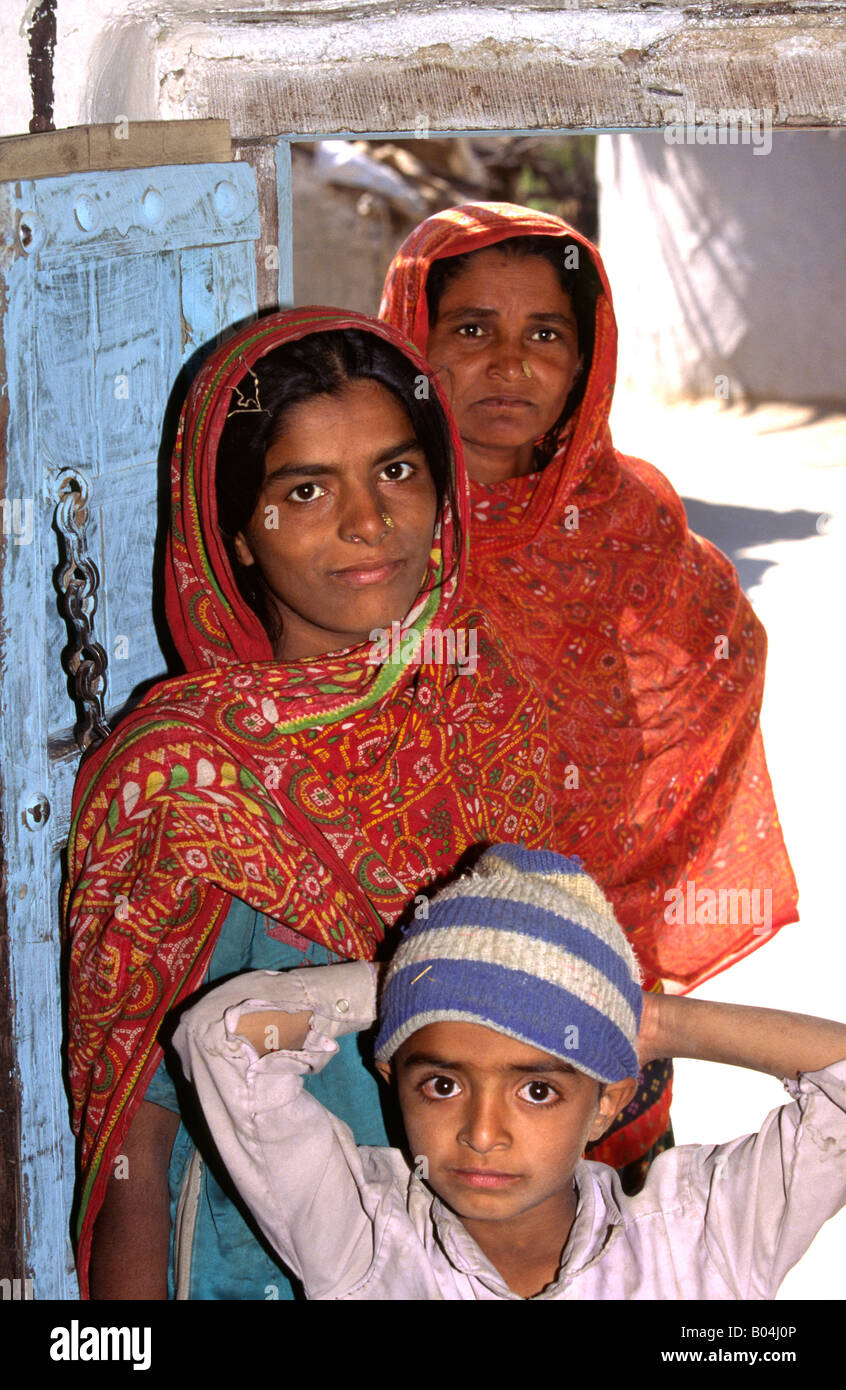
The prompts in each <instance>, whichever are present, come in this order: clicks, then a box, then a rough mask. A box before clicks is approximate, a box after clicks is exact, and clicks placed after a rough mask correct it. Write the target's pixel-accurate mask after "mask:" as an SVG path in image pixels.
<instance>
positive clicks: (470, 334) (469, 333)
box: [456, 323, 485, 338]
mask: <svg viewBox="0 0 846 1390" xmlns="http://www.w3.org/2000/svg"><path fill="white" fill-rule="evenodd" d="M484 331H485V330H484V329H483V328H482V325H481V324H480V323H462V324H461V326H460V327H459V328H458V329H456V332H457V333H459V334H460V335H461V337H462V338H479V337H481V335H482V334H483V333H484Z"/></svg>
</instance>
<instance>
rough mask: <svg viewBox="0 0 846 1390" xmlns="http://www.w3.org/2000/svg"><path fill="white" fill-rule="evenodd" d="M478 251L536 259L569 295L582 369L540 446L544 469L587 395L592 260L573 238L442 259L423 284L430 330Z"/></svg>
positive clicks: (534, 240)
mask: <svg viewBox="0 0 846 1390" xmlns="http://www.w3.org/2000/svg"><path fill="white" fill-rule="evenodd" d="M482 251H501V252H502V254H503V255H504V256H507V257H508V258H509V259H512V260H521V261H522V260H526V259H528V257H529V256H539V257H540V258H541V259H542V260H544V261H547V262H548V263H549V264H550V265H551V266H552V268H553V270H554V271H555V273H556V275H557V276H558V282H559V284H560V285H561V288H562V290H563V291H564V293H565V294H567V295H569V297H570V302H571V304H572V305H573V312H574V314H575V316H576V325H577V328H578V334H579V352H580V353H581V354H582V359H583V365H582V370H581V372H580V373H579V375H578V377H577V378H576V380H575V382H574V383H573V387H572V390H571V391H570V394H569V396H568V397H567V400H566V401H565V402H564V409H563V410H562V412H561V414H560V416H559V417H558V419H557V420H556V422H555V424H554V425H553V427H552V429H551V430H550V431H549V433H548V434H547V436H546V438H545V439H544V441H543V443H542V445H541V446H540V453H541V456H542V461H543V463H544V464H546V463H548V462H549V460H550V458H551V457H552V455H553V453H554V452H555V437H556V435H557V433H558V431H559V430H560V429H561V426H562V425H563V424H564V423H565V421H567V420H569V418H570V416H571V415H572V414H573V412H574V410H575V409H576V407H577V406H578V405H579V404H580V403H581V400H582V397H583V396H584V393H585V387H586V385H587V379H588V376H589V375H590V366H591V362H592V361H593V340H594V324H595V320H596V303H597V300H598V298H599V296H600V294H601V293H602V282H601V280H600V278H599V274H598V272H597V269H596V266H595V265H594V263H593V257H592V256H591V255H590V254H589V252H587V251H586V250H585V248H584V246H583V245H582V244H581V242H578V241H574V240H573V238H572V237H566V236H565V237H557V236H513V237H506V238H505V240H504V241H495V242H494V243H493V244H492V245H491V246H484V247H481V248H480V250H479V251H467V252H465V253H464V255H462V256H444V257H443V258H442V259H441V260H437V261H433V262H432V265H431V267H430V269H429V274H428V276H427V279H426V303H427V306H428V309H429V326H430V328H432V327H434V325H435V324H436V323H437V321H438V312H439V310H440V305H441V299H442V298H443V294H444V291H445V290H446V288H447V286H448V285H450V284H451V283H452V281H453V280H455V279H456V278H457V277H458V276H459V275H460V274H461V273H462V271H463V270H465V269H466V268H467V267H468V266H469V264H470V263H471V262H472V260H473V257H474V256H479V255H481V253H482ZM568 253H569V254H568Z"/></svg>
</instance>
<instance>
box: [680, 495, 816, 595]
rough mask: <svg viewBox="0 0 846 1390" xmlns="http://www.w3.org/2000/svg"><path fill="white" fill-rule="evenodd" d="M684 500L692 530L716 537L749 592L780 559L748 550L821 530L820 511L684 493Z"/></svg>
mask: <svg viewBox="0 0 846 1390" xmlns="http://www.w3.org/2000/svg"><path fill="white" fill-rule="evenodd" d="M682 501H683V502H684V509H685V511H686V512H687V521H688V525H689V526H690V529H691V531H695V532H696V534H697V535H699V536H704V537H705V538H706V540H709V541H712V542H713V544H714V545H716V546H717V547H718V548H719V549H720V550H722V552H723V554H724V555H727V556H728V557H729V559H730V560H731V562H732V564H733V565H734V566H735V568H736V569H737V572H738V574H739V575H740V582H741V584H742V586H743V590H744V592H745V593H747V594H748V593H749V592H750V591H751V590H752V589H754V588H755V587H756V585H758V584H760V582H761V580H762V578H763V577H764V575H765V574H766V572H767V570H768V569H771V568H772V567H773V565H775V564H777V563H778V562H777V561H776V560H762V559H759V558H757V557H754V558H750V557H747V556H746V555H745V554H744V551H746V550H751V549H752V548H753V547H757V546H761V545H771V544H773V542H775V541H804V540H807V539H808V538H809V537H811V536H818V535H819V534H820V533H819V530H818V527H817V523H818V521H819V516H818V514H817V513H816V512H807V511H803V510H802V509H800V508H798V507H794V508H793V510H792V511H789V512H772V511H764V510H763V509H760V508H758V507H733V506H724V505H722V504H721V503H719V502H702V501H700V500H699V498H697V497H683V498H682Z"/></svg>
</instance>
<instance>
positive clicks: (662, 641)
mask: <svg viewBox="0 0 846 1390" xmlns="http://www.w3.org/2000/svg"><path fill="white" fill-rule="evenodd" d="M530 235H534V236H541V235H543V236H565V235H566V236H568V237H571V238H572V239H573V240H574V241H576V242H578V243H579V245H580V246H581V247H583V248H584V252H585V254H586V255H588V256H590V257H591V258H592V259H593V262H594V264H595V266H596V269H597V271H598V273H599V275H600V278H601V281H602V286H603V291H604V292H603V294H601V295H600V298H599V302H598V305H597V311H596V319H595V331H596V336H595V345H594V352H593V361H592V364H591V369H590V375H589V378H588V381H587V384H586V390H585V395H584V399H583V400H582V403H581V405H580V406H579V408H578V410H577V411H576V413H575V415H574V416H573V417H572V419H571V420H570V421H569V422H568V423H567V425H566V427H565V428H564V430H563V431H562V432H561V436H560V439H559V446H558V450H557V452H556V454H555V456H554V458H553V459H552V461H551V462H550V463H549V464H548V465H547V467H546V468H545V469H544V470H543V471H542V472H537V473H533V474H530V475H528V476H526V477H521V478H514V479H510V480H509V481H507V482H505V483H502V484H497V485H493V486H485V485H482V484H476V483H471V506H472V513H471V544H470V573H469V577H468V593H469V594H470V595H471V597H473V596H476V597H478V598H479V599H480V600H481V599H483V600H484V603H485V605H486V607H487V609H488V611H490V612H491V614H492V615H493V617H494V620H495V622H496V624H497V627H498V629H499V631H500V632H501V633H502V634H503V636H504V637H506V638H507V639H508V640H509V642H510V643H512V644H513V650H514V651H515V652H517V653H519V654H520V656H521V657H522V662H523V666H524V669H525V670H526V671H527V672H528V673H529V674H530V675H531V676H532V677H533V678H534V680H535V681H536V683H537V684H539V685H540V687H541V689H542V690H543V692H544V694H545V696H546V701H547V708H548V711H549V716H550V739H551V744H552V758H553V790H554V795H555V800H556V811H555V815H556V837H557V838H556V848H557V849H558V850H560V851H561V852H562V853H567V854H570V853H578V854H580V855H581V856H582V857H583V859H584V861H585V865H586V868H587V869H588V871H589V872H590V873H592V874H594V875H595V876H596V878H597V879H598V881H599V882H600V884H601V885H602V887H603V888H604V889H605V891H606V892H607V893H608V895H609V897H610V899H611V901H612V902H613V904H614V907H615V909H616V911H617V915H618V917H619V919H620V921H621V922H622V924H623V925H624V926H625V927H626V928H627V930H628V932H629V934H630V936H631V939H632V943H633V945H634V947H635V949H636V951H637V953H638V956H639V959H640V961H641V963H642V965H643V967H644V969H645V971H646V972H648V975H649V976H650V977H651V979H652V980H654V979H655V978H657V977H665V978H666V979H667V980H668V981H673V982H676V983H675V987H676V988H677V989H678V988H681V989H682V990H687V989H690V988H692V987H693V986H694V985H696V984H698V983H700V982H701V981H702V980H704V979H706V978H707V977H708V976H710V975H712V974H714V973H716V972H717V971H719V970H722V969H724V968H725V967H726V966H727V965H729V964H731V963H732V961H734V960H736V959H738V958H739V957H741V956H743V955H745V954H746V953H748V952H749V951H752V950H754V949H755V947H757V946H760V945H761V944H762V943H763V942H764V941H766V940H768V939H769V934H771V933H767V931H766V926H765V923H766V917H767V915H769V914H768V913H767V911H766V906H767V903H769V907H770V912H771V923H770V927H771V932H774V931H775V930H776V929H777V928H779V927H781V926H783V925H784V924H785V923H788V922H794V921H796V918H797V912H796V900H797V894H796V884H795V881H794V878H793V874H792V871H791V868H790V862H789V860H788V857H787V853H786V850H785V847H784V842H783V839H782V834H781V829H780V826H779V821H778V816H777V813H776V808H775V803H774V800H773V795H772V789H771V786H770V780H769V776H768V773H767V767H766V762H765V760H764V749H763V743H762V740H761V734H760V729H759V727H758V716H759V713H760V708H761V698H762V693H763V683H764V661H765V654H766V636H765V633H764V630H763V628H762V626H761V624H760V623H759V621H758V620H757V618H756V617H755V614H754V613H753V611H752V608H751V606H750V604H749V602H748V600H747V599H746V598H745V596H744V595H743V593H742V591H741V589H740V585H739V582H738V578H737V574H736V571H735V570H734V568H733V566H732V565H731V564H730V562H729V561H728V560H727V559H726V557H725V556H724V555H722V554H721V553H720V552H719V551H718V550H717V549H716V548H715V547H714V546H713V545H711V544H710V543H709V542H708V541H706V540H703V539H702V538H700V537H699V536H696V535H694V534H693V533H692V532H691V531H689V530H688V528H687V523H686V518H685V513H684V508H683V506H682V503H681V500H680V498H679V497H678V496H677V495H676V493H675V492H674V491H673V489H672V487H671V486H670V484H669V483H668V482H667V480H666V478H664V477H663V476H662V474H660V473H659V472H658V471H657V470H656V469H655V468H652V467H651V466H650V465H649V464H648V463H644V462H643V461H641V460H640V459H632V458H626V457H624V456H623V455H622V454H620V453H618V452H617V451H616V450H615V449H614V447H613V445H612V442H611V435H610V431H609V426H608V414H609V410H610V407H611V397H612V393H613V389H614V380H615V374H616V350H617V328H616V322H615V319H614V311H613V306H612V302H611V292H610V289H609V287H608V281H607V278H606V276H605V271H604V268H603V265H602V261H601V259H600V256H599V253H598V252H597V250H596V248H595V247H594V246H593V245H592V244H591V243H590V242H589V241H588V240H587V239H586V238H585V237H583V236H582V235H581V234H580V233H578V232H576V231H575V230H574V229H573V228H572V227H570V226H568V225H567V224H566V223H565V222H562V221H560V220H559V219H558V218H556V217H552V216H549V215H548V214H546V213H542V212H536V211H533V210H531V209H529V208H520V207H515V206H512V205H511V204H498V203H479V204H469V205H467V206H464V207H459V208H450V209H448V210H447V211H445V212H439V213H437V214H436V215H435V216H433V217H430V218H428V219H427V221H425V222H423V223H421V225H420V226H419V227H417V228H416V229H415V231H413V232H412V233H411V235H410V236H409V237H408V238H407V240H406V241H405V242H404V243H403V245H402V246H401V248H400V250H399V251H398V252H397V254H396V256H395V258H394V260H393V262H392V264H391V266H390V269H389V271H388V275H387V279H386V282H385V290H384V296H383V300H382V306H381V309H380V314H381V316H382V317H383V318H384V319H386V320H387V321H388V322H390V323H392V324H394V325H395V326H396V327H398V328H399V329H400V330H401V331H402V332H403V333H406V334H407V335H408V336H409V337H410V338H412V339H413V341H414V342H415V343H416V344H417V346H418V347H419V348H420V350H421V351H422V352H425V351H426V344H427V339H428V332H429V322H428V308H427V303H426V293H425V285H426V277H427V275H428V271H429V266H430V265H431V263H432V262H433V261H434V260H437V259H439V258H441V257H444V256H455V255H461V254H463V253H465V252H468V251H474V250H480V249H481V248H483V247H485V246H491V245H493V244H494V243H496V242H498V241H502V240H504V239H505V238H506V237H513V236H530ZM756 890H757V894H756ZM721 892H722V894H723V896H722V897H721V896H720V894H721Z"/></svg>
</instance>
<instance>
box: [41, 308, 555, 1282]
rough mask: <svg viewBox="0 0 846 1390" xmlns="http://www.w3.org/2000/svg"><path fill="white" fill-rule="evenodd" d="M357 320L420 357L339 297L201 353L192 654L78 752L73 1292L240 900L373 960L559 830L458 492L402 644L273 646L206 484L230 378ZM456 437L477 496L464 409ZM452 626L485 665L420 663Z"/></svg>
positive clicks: (173, 588) (183, 591)
mask: <svg viewBox="0 0 846 1390" xmlns="http://www.w3.org/2000/svg"><path fill="white" fill-rule="evenodd" d="M344 327H359V328H364V329H367V330H369V331H371V332H373V333H376V334H378V335H379V336H380V337H383V338H385V339H387V340H388V341H390V342H393V343H394V344H395V345H396V346H398V347H399V348H400V349H401V350H402V351H404V352H405V353H406V355H407V356H408V357H410V358H411V359H412V360H413V361H414V362H415V363H416V364H417V365H419V366H420V370H421V372H423V371H425V364H423V363H422V361H420V360H419V358H418V356H417V354H416V352H415V351H414V349H413V348H412V347H411V345H410V344H409V343H407V342H405V341H404V340H403V339H402V338H400V336H399V335H398V334H397V333H396V332H395V331H394V330H392V329H390V328H388V327H387V326H386V325H385V324H380V323H378V322H376V321H374V320H370V319H365V318H363V317H362V316H360V315H355V314H346V313H342V312H340V311H337V310H329V309H301V310H295V311H292V312H290V313H287V314H281V315H276V316H273V317H270V318H265V319H262V320H260V321H259V322H257V323H255V324H252V325H251V326H250V327H248V328H246V329H244V330H242V331H241V332H239V333H238V334H237V335H236V336H235V337H234V338H232V339H230V340H229V342H227V343H226V344H225V345H224V346H223V347H221V348H219V349H218V350H217V351H216V352H215V353H214V354H213V355H212V356H211V357H210V358H209V359H208V361H207V362H206V363H205V365H204V367H203V368H202V371H201V372H200V374H199V376H198V378H197V380H196V382H195V384H194V386H193V388H192V390H191V393H190V395H189V398H188V401H187V403H186V406H185V408H184V410H183V413H182V419H181V422H180V427H179V436H178V441H177V445H176V450H175V453H174V459H173V470H172V486H173V506H172V523H171V530H170V536H169V541H168V549H167V572H166V587H167V614H168V621H169V625H170V629H171V632H172V634H173V637H174V640H175V642H176V644H177V648H178V650H179V653H180V655H181V657H182V659H183V661H184V663H185V665H186V668H187V671H188V674H187V675H185V676H183V677H180V678H178V679H175V680H169V681H165V682H163V683H162V684H161V685H159V686H158V687H156V689H154V690H153V691H152V692H151V693H150V694H149V695H148V696H147V697H146V698H145V699H144V701H143V702H142V704H141V705H140V706H139V707H138V708H137V709H136V710H135V711H134V712H133V713H131V714H130V715H128V716H127V718H126V719H125V720H124V721H123V722H122V724H121V725H120V727H119V728H118V729H117V731H116V732H115V733H114V734H113V735H112V737H111V738H110V739H108V741H107V742H106V743H105V744H104V745H103V747H102V748H100V749H99V750H98V751H97V752H96V753H95V754H93V755H92V756H91V757H90V758H89V759H87V760H86V761H85V763H84V764H83V766H82V768H81V769H80V774H79V778H78V781H77V785H76V790H75V796H74V815H73V823H72V829H71V836H70V841H69V847H68V880H69V882H68V889H67V894H66V906H67V916H68V924H69V930H70V934H71V956H70V1044H69V1070H70V1081H71V1093H72V1101H73V1112H74V1122H75V1127H76V1129H77V1130H78V1131H79V1132H80V1137H81V1163H82V1181H83V1185H82V1197H81V1213H80V1223H79V1227H80V1240H79V1251H78V1261H79V1268H80V1278H81V1285H82V1289H83V1294H85V1292H86V1290H87V1267H88V1259H89V1254H90V1241H91V1232H92V1227H93V1222H94V1220H95V1218H96V1215H97V1212H98V1211H99V1208H100V1206H101V1204H102V1200H103V1196H104V1194H105V1187H106V1183H107V1181H108V1176H109V1173H110V1171H111V1165H112V1162H113V1157H114V1155H115V1154H116V1153H117V1152H118V1151H119V1148H120V1144H121V1142H122V1139H123V1137H124V1135H125V1134H126V1131H127V1128H128V1126H129V1124H130V1121H131V1119H132V1116H133V1114H134V1112H135V1108H136V1107H137V1105H138V1104H139V1102H140V1101H141V1099H142V1098H143V1094H144V1090H145V1088H146V1085H147V1082H148V1081H149V1078H150V1076H151V1075H152V1073H153V1071H154V1070H155V1068H156V1067H157V1065H158V1063H159V1060H160V1058H161V1055H162V1054H161V1049H160V1047H159V1045H158V1043H157V1042H156V1034H157V1032H158V1029H159V1026H160V1024H161V1022H162V1019H163V1018H164V1016H165V1014H166V1013H167V1012H168V1011H169V1010H170V1009H172V1008H173V1007H174V1006H175V1005H176V1004H177V1003H179V1001H181V1000H182V999H184V998H185V997H186V996H188V995H190V994H191V993H192V992H193V991H194V990H195V989H196V988H197V987H198V986H199V985H200V984H201V982H202V980H203V978H204V975H205V972H206V970H207V967H208V964H209V960H210V957H211V954H212V951H213V948H214V945H215V942H216V939H217V936H218V933H219V931H220V927H221V924H222V923H223V920H224V918H225V916H226V913H227V910H228V907H229V905H230V902H231V900H232V898H233V897H237V898H240V899H242V900H243V901H245V902H246V903H248V904H249V905H250V906H252V907H254V908H257V909H258V910H259V911H261V912H262V913H265V914H267V915H268V917H270V918H272V919H274V921H275V922H276V923H279V924H280V927H279V929H278V930H279V934H280V936H281V937H282V939H287V938H288V937H289V935H290V931H291V930H293V931H294V932H296V933H299V934H300V935H301V936H303V937H305V938H308V939H309V940H312V941H318V942H321V943H322V944H324V945H325V946H328V947H330V948H331V949H332V950H334V951H336V952H337V953H338V954H340V955H341V956H345V957H350V958H372V956H373V955H374V952H375V951H376V949H377V947H378V945H379V942H380V941H381V939H382V936H383V934H384V931H385V928H386V927H387V926H389V925H391V924H392V923H394V922H395V921H396V919H397V918H398V917H399V916H400V915H401V914H402V912H403V911H404V910H405V909H406V908H407V906H408V904H409V903H410V902H413V900H414V897H415V895H416V894H417V892H418V891H419V890H420V888H421V887H422V886H424V885H426V884H427V883H428V882H430V881H432V880H434V879H436V878H439V877H440V876H442V875H445V874H448V873H449V872H450V871H452V870H453V869H454V868H455V866H456V863H457V861H458V860H459V858H460V857H461V855H462V854H463V853H464V851H465V850H467V849H468V848H469V847H471V846H475V845H478V844H480V843H490V842H493V841H497V840H513V841H516V842H519V841H522V842H524V843H525V844H526V845H527V846H529V847H535V846H542V845H548V844H549V842H550V837H551V819H550V798H549V789H548V779H549V767H548V743H547V734H546V720H545V714H544V711H543V707H542V704H541V702H540V700H539V697H538V695H537V693H536V691H535V689H534V687H533V686H531V685H530V684H529V683H528V682H527V681H525V680H524V679H523V678H522V676H521V675H520V674H519V672H518V671H517V670H515V668H514V666H513V665H512V664H511V662H510V661H509V659H508V658H507V657H506V655H505V653H504V651H503V649H502V648H501V647H500V645H499V644H498V642H497V641H496V639H495V638H494V637H493V635H492V634H491V633H490V631H489V630H488V629H487V628H486V626H485V619H484V618H483V617H482V616H481V615H480V614H479V613H478V612H476V611H473V610H470V609H468V608H467V607H466V606H464V605H463V604H462V602H461V598H460V593H461V584H462V581H463V572H464V566H465V560H466V548H465V554H456V553H455V544H454V537H455V528H454V525H453V519H452V517H451V515H450V513H449V508H448V507H445V509H444V512H443V514H442V515H441V517H440V518H439V522H438V525H437V527H436V531H435V537H434V539H433V547H432V552H431V558H430V562H429V568H428V572H427V574H426V576H425V578H424V582H423V587H422V589H421V593H420V597H419V599H418V601H417V603H416V604H415V607H414V608H413V609H412V612H411V613H410V614H409V615H408V616H407V618H406V619H405V622H404V623H403V625H402V631H403V634H404V635H405V636H404V639H403V640H402V641H401V642H400V643H399V652H400V654H401V656H402V657H403V659H402V660H391V659H389V660H387V661H384V662H383V664H382V665H372V664H369V663H368V661H367V655H368V649H367V648H366V647H361V648H357V649H355V650H353V651H350V652H346V653H340V654H335V655H330V656H326V657H323V658H320V659H317V660H313V661H301V662H296V663H292V664H290V665H281V664H279V663H278V662H276V661H275V660H274V659H273V656H272V652H271V648H270V643H269V641H268V638H267V636H266V634H265V632H264V630H263V628H262V627H261V625H260V623H259V622H258V619H257V618H256V617H255V615H254V614H253V613H252V611H251V610H250V609H249V608H248V607H247V606H246V605H245V603H244V601H243V600H242V598H241V597H240V594H239V592H238V590H237V587H236V585H235V582H234V579H233V576H232V573H231V569H230V566H229V564H228V561H227V558H226V555H225V551H224V549H223V546H222V543H221V540H220V535H219V532H218V528H217V515H216V500H215V489H214V466H215V459H216V450H217V445H218V442H219V440H220V436H221V432H222V430H223V426H224V423H225V419H226V415H227V412H228V410H229V409H230V406H231V401H232V392H233V388H234V386H235V385H236V383H237V382H238V381H240V379H241V377H242V376H243V375H244V373H245V371H246V368H247V367H248V366H250V365H252V364H253V363H254V362H255V361H256V360H257V359H258V358H259V357H260V356H262V355H263V354H264V353H266V352H268V351H269V350H270V349H272V348H274V347H276V346H278V345H279V344H280V343H284V342H288V341H290V340H293V339H295V338H299V337H302V336H306V335H307V334H309V333H313V332H319V331H322V330H326V329H330V328H344ZM433 388H434V389H436V390H437V389H438V388H437V384H436V383H434V384H433ZM452 438H453V448H454V453H455V466H456V470H457V475H458V477H457V481H458V488H457V491H458V496H459V498H460V501H461V505H462V506H463V505H464V504H465V502H466V480H465V476H464V471H463V461H462V457H461V449H460V444H459V443H458V439H457V435H456V434H455V431H454V428H453V434H452ZM451 574H452V577H451V578H449V576H450V575H451ZM444 576H447V579H446V581H445V580H444ZM448 628H452V629H459V628H463V629H465V630H466V632H467V633H469V632H471V631H472V632H474V633H475V636H476V639H477V642H478V651H477V668H476V673H475V675H473V676H471V675H462V674H460V672H459V669H458V668H457V667H456V666H455V665H452V666H449V665H446V664H441V665H439V664H435V663H432V664H428V665H425V664H415V663H414V661H413V660H412V656H413V652H414V647H415V641H414V639H413V638H412V639H411V640H410V641H409V640H408V634H410V633H411V632H412V630H414V631H417V632H418V633H421V634H422V633H423V632H424V631H425V630H426V629H429V630H432V631H434V630H441V631H445V630H446V629H448ZM466 640H467V641H468V642H469V640H470V639H469V637H468V638H467V639H466ZM275 930H276V929H275V928H274V927H273V926H270V928H269V931H270V934H271V936H272V935H273V934H274V931H275Z"/></svg>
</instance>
